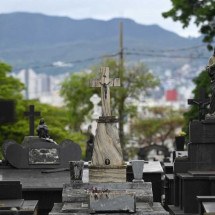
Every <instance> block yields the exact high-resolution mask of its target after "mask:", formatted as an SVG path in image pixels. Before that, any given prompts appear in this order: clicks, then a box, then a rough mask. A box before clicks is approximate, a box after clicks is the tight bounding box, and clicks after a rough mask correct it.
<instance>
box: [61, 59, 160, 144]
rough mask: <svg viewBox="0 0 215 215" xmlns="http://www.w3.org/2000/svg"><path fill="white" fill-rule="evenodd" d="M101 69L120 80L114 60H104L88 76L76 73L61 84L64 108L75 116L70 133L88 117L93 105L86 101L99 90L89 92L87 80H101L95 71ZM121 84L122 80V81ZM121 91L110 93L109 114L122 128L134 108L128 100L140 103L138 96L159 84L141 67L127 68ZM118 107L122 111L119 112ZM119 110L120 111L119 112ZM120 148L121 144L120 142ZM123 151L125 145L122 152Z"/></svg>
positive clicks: (141, 65) (90, 89) (140, 65)
mask: <svg viewBox="0 0 215 215" xmlns="http://www.w3.org/2000/svg"><path fill="white" fill-rule="evenodd" d="M101 66H108V67H109V68H110V76H111V77H113V78H114V77H119V74H118V72H119V66H118V64H117V62H116V61H115V60H114V59H107V60H105V61H104V62H101V64H100V65H97V66H95V67H93V68H92V71H93V72H92V73H91V74H86V73H75V74H71V76H70V77H69V78H68V79H67V80H65V82H64V83H63V84H62V91H61V93H62V95H63V96H64V98H65V101H66V104H67V107H68V108H69V112H70V114H75V115H76V116H77V117H76V118H74V121H73V125H72V127H73V129H78V127H79V126H80V124H81V123H82V122H84V116H85V115H87V114H88V113H89V110H90V109H91V108H92V105H91V104H90V102H89V98H90V97H91V96H92V94H93V93H95V92H98V93H99V94H100V90H98V89H92V88H90V87H89V80H90V79H92V78H95V77H97V78H100V77H99V74H98V71H99V68H100V67H101ZM121 81H122V80H121ZM123 83H124V88H118V89H111V98H112V100H111V102H112V103H111V108H112V113H113V114H116V115H117V116H119V115H121V116H123V117H119V126H122V127H123V125H124V123H125V119H126V116H127V114H128V113H130V112H131V111H132V113H134V109H135V108H131V106H132V105H131V104H129V103H128V102H127V99H128V98H132V99H133V100H137V101H139V100H140V95H142V94H143V93H144V92H145V93H146V91H147V89H150V88H153V87H155V86H156V85H157V84H158V80H157V79H155V77H154V76H153V75H152V73H150V72H149V70H148V69H147V68H146V67H145V66H144V65H143V64H138V65H134V66H131V67H128V68H126V70H125V72H124V80H123ZM119 107H121V109H120V108H119ZM118 110H120V111H118ZM120 141H121V144H122V140H121V139H120ZM123 147H124V142H123V144H122V148H123Z"/></svg>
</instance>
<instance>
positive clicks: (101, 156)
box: [50, 67, 168, 215]
mask: <svg viewBox="0 0 215 215" xmlns="http://www.w3.org/2000/svg"><path fill="white" fill-rule="evenodd" d="M119 85H120V81H119V79H118V78H115V79H110V78H109V69H108V68H107V67H102V68H101V78H100V79H96V80H92V81H91V86H93V87H101V97H102V116H100V117H99V119H98V127H97V130H96V135H95V142H94V144H95V146H94V151H93V157H92V162H91V164H90V165H89V182H83V180H82V179H81V177H79V176H81V175H82V173H81V172H82V171H83V167H84V165H83V162H82V161H77V162H73V161H71V162H70V168H71V169H70V172H71V183H70V184H65V185H64V187H63V192H62V201H63V202H62V203H56V204H55V205H54V208H53V209H52V211H51V212H50V215H63V214H68V215H69V214H77V215H79V214H80V215H87V214H91V213H95V214H101V213H102V214H109V213H110V214H112V215H114V214H115V215H116V214H120V213H123V214H131V213H132V214H142V215H148V214H151V215H156V214H159V215H167V214H168V213H167V212H166V211H164V209H163V208H162V206H161V204H160V203H158V202H156V203H154V202H153V194H152V184H151V182H144V181H143V180H142V173H143V163H144V161H142V162H139V161H134V162H133V163H132V167H133V172H134V180H133V181H132V182H126V165H125V164H124V162H123V158H122V150H121V147H120V141H119V135H118V130H117V128H116V122H117V119H116V118H115V117H114V116H112V115H111V108H110V87H114V86H119ZM135 212H136V213H135Z"/></svg>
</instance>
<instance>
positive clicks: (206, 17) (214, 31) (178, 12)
mask: <svg viewBox="0 0 215 215" xmlns="http://www.w3.org/2000/svg"><path fill="white" fill-rule="evenodd" d="M171 2H172V8H171V9H170V10H169V11H167V12H164V13H163V14H162V15H163V16H164V17H165V18H168V17H171V18H172V19H173V20H174V21H180V22H181V23H182V24H183V27H184V28H185V27H187V26H188V25H189V24H190V23H191V22H192V21H193V20H194V23H195V24H196V25H197V26H198V27H199V28H200V32H201V33H202V34H204V39H203V41H204V42H206V43H208V49H212V46H211V45H210V44H211V43H212V42H213V38H214V36H215V1H214V0H171Z"/></svg>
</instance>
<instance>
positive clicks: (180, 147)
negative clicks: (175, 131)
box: [175, 136, 185, 151]
mask: <svg viewBox="0 0 215 215" xmlns="http://www.w3.org/2000/svg"><path fill="white" fill-rule="evenodd" d="M184 145H185V136H176V137H175V149H176V151H184Z"/></svg>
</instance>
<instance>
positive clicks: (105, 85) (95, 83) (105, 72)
mask: <svg viewBox="0 0 215 215" xmlns="http://www.w3.org/2000/svg"><path fill="white" fill-rule="evenodd" d="M100 72H101V78H100V79H94V80H91V87H101V99H102V116H111V108H110V87H119V86H120V79H119V78H109V67H101V68H100Z"/></svg>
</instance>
